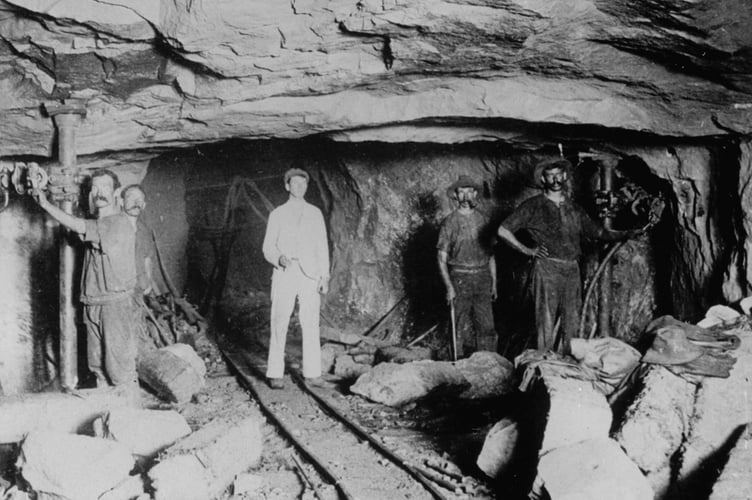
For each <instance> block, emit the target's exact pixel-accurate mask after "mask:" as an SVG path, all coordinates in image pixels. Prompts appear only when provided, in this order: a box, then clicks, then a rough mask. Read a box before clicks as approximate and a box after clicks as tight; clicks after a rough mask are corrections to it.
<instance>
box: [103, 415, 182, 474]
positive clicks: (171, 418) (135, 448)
mask: <svg viewBox="0 0 752 500" xmlns="http://www.w3.org/2000/svg"><path fill="white" fill-rule="evenodd" d="M190 433H191V428H190V427H189V426H188V422H186V420H185V418H184V417H183V416H182V415H181V414H180V413H178V412H176V411H172V410H166V411H165V410H140V409H138V410H137V409H121V410H114V411H110V412H109V413H108V414H107V415H105V416H104V417H103V418H102V437H103V438H105V439H111V440H113V441H117V442H119V443H122V444H124V445H125V446H126V447H127V448H128V449H129V450H130V451H131V453H132V454H133V455H136V459H137V461H139V462H140V461H143V460H144V459H148V458H152V457H154V456H156V455H157V453H159V452H160V451H162V450H163V449H164V448H167V447H168V446H170V445H172V444H173V443H175V442H176V441H177V440H178V439H180V438H183V437H185V436H187V435H188V434H190Z"/></svg>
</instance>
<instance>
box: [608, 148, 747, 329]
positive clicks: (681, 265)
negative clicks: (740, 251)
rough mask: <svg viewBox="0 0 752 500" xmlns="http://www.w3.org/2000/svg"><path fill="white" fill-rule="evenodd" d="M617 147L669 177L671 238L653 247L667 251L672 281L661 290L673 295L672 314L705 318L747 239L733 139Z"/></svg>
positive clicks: (666, 278)
mask: <svg viewBox="0 0 752 500" xmlns="http://www.w3.org/2000/svg"><path fill="white" fill-rule="evenodd" d="M618 148H619V149H620V150H621V151H622V152H624V153H626V154H630V155H636V156H638V157H639V158H641V159H642V161H644V162H645V163H646V164H647V165H648V167H649V168H650V170H651V171H652V173H653V174H654V175H655V176H657V177H658V178H660V179H665V180H666V181H668V184H667V186H669V188H670V193H669V194H670V197H669V199H668V201H669V205H668V207H667V212H668V213H667V214H666V217H668V220H669V221H670V224H668V225H664V226H663V229H664V230H666V231H669V232H670V234H671V241H665V240H664V242H663V244H662V245H656V246H654V247H653V251H654V252H656V253H657V254H658V255H662V256H663V258H662V259H661V260H662V262H665V263H666V264H667V267H668V275H667V276H664V277H663V278H662V280H663V282H664V283H667V284H668V287H667V288H664V289H663V292H664V293H666V294H667V295H668V296H669V297H670V306H671V310H672V311H673V314H674V315H675V316H676V317H678V318H682V319H685V320H694V319H701V317H702V314H704V311H705V310H706V309H707V308H708V307H709V306H711V305H713V304H716V303H720V302H723V301H724V296H723V276H724V272H726V269H727V267H728V266H729V265H730V263H731V262H732V259H733V254H734V250H735V249H736V248H737V247H738V245H739V243H738V242H739V241H743V237H740V235H739V233H738V230H737V226H738V221H739V198H738V194H737V193H738V187H737V185H738V163H737V162H738V156H735V155H734V154H733V153H734V151H733V150H735V149H736V147H735V146H734V144H733V143H732V142H729V143H728V144H726V145H723V144H709V145H708V146H700V145H697V146H695V145H683V144H674V145H670V146H659V147H632V146H627V147H618ZM661 235H662V236H665V234H661ZM736 298H738V297H736ZM731 299H732V300H733V299H734V298H733V297H732V298H731Z"/></svg>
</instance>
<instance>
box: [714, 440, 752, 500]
mask: <svg viewBox="0 0 752 500" xmlns="http://www.w3.org/2000/svg"><path fill="white" fill-rule="evenodd" d="M751 468H752V425H747V426H746V427H745V428H744V432H742V435H741V436H740V437H739V439H738V441H737V442H736V445H735V446H734V448H733V449H732V450H731V453H729V458H728V462H726V465H725V466H724V468H723V471H722V472H721V475H720V477H719V478H718V480H717V481H716V483H715V484H714V485H713V491H712V493H711V495H710V498H709V500H748V499H750V498H752V481H750V469H751Z"/></svg>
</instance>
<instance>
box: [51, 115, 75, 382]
mask: <svg viewBox="0 0 752 500" xmlns="http://www.w3.org/2000/svg"><path fill="white" fill-rule="evenodd" d="M53 119H54V120H55V125H56V126H57V131H58V137H57V146H58V161H59V162H60V164H61V167H62V170H63V172H66V171H67V172H68V173H72V171H73V170H74V169H75V167H76V127H77V126H78V122H79V120H80V117H79V115H78V114H73V113H70V114H68V113H61V114H57V115H54V116H53ZM59 206H60V208H61V209H62V210H63V211H64V212H66V213H69V214H72V213H73V200H72V199H71V197H70V196H68V197H64V198H63V199H62V200H61V201H60V202H59ZM58 240H59V242H60V299H59V300H60V383H61V385H62V386H63V387H65V388H70V389H73V388H75V387H76V385H77V384H78V331H77V329H76V309H75V307H74V305H73V267H74V264H75V250H74V248H73V245H72V244H71V241H70V238H69V236H68V230H67V229H65V228H64V227H63V226H60V229H59V233H58Z"/></svg>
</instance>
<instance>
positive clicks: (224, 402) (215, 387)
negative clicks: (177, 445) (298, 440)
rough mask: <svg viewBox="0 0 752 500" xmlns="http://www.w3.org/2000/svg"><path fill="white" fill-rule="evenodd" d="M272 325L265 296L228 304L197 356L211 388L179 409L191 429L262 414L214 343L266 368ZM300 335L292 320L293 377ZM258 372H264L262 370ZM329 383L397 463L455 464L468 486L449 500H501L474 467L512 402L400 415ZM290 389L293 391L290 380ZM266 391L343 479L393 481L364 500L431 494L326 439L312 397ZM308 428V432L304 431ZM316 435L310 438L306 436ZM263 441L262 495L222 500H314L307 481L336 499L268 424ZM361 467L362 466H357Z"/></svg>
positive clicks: (452, 404)
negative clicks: (234, 415) (222, 417)
mask: <svg viewBox="0 0 752 500" xmlns="http://www.w3.org/2000/svg"><path fill="white" fill-rule="evenodd" d="M267 318H268V299H267V297H266V295H265V294H263V293H250V294H243V295H242V296H240V297H235V298H234V300H233V301H226V302H225V308H224V310H223V311H222V312H219V313H217V314H215V321H213V327H212V328H211V329H210V331H209V334H208V337H209V338H207V339H198V341H197V345H196V349H197V351H198V352H199V354H200V355H201V356H202V358H203V359H204V360H205V361H206V364H207V368H208V377H207V379H208V380H207V388H206V390H204V391H202V392H201V393H200V394H198V395H197V396H196V397H195V398H194V401H193V402H191V403H189V404H186V405H184V406H183V407H182V408H180V411H181V413H182V414H183V415H184V416H185V417H186V418H187V419H188V421H189V423H190V424H191V425H192V426H195V427H198V426H200V425H202V423H205V422H207V421H209V420H210V419H211V418H213V417H214V416H216V415H217V414H220V413H222V412H235V411H243V412H246V411H252V412H259V411H260V410H259V408H258V405H257V404H256V403H255V402H254V401H253V399H252V397H251V395H250V393H249V392H248V391H246V390H245V389H244V388H242V387H241V386H240V385H239V383H238V380H237V379H236V378H235V376H234V375H233V374H232V373H230V368H229V367H228V365H227V364H226V363H225V362H224V360H223V357H222V354H221V352H220V350H219V348H218V347H217V345H216V343H215V341H214V340H213V339H215V338H216V337H217V336H218V335H220V336H221V338H220V340H222V342H225V341H227V340H228V339H229V340H231V341H233V342H234V344H235V345H237V346H240V347H239V350H241V351H244V352H245V353H247V354H248V355H249V359H251V358H252V359H255V360H256V361H258V360H259V359H262V360H263V358H264V357H265V355H266V346H265V342H264V340H265V339H266V338H268V321H267ZM299 334H300V332H299V327H298V325H297V322H296V321H295V320H293V322H292V327H291V334H290V336H289V337H288V350H287V365H288V370H289V369H291V368H292V369H295V368H296V367H297V366H299V362H300V336H299ZM260 369H263V366H261V367H260ZM328 379H329V380H331V381H332V384H331V387H329V388H327V389H324V390H323V391H324V393H325V396H326V397H328V398H329V399H330V400H331V401H333V402H334V403H335V404H336V406H337V407H338V408H339V409H340V410H341V411H343V412H344V413H346V414H347V415H348V416H350V417H351V418H353V419H354V420H356V421H357V422H358V423H360V424H361V425H362V426H363V427H365V428H366V429H368V430H369V432H371V434H372V435H373V436H375V437H376V438H377V439H379V440H380V441H381V442H382V443H383V444H384V445H386V446H388V447H389V448H390V449H392V450H394V451H395V452H396V453H397V454H398V455H400V456H402V457H404V458H406V459H408V460H409V461H411V462H413V463H423V462H424V461H425V460H426V459H434V460H439V461H443V462H444V463H446V462H450V463H453V464H456V465H457V466H458V467H459V469H461V472H462V474H463V475H465V476H467V477H466V479H465V480H464V482H465V486H463V490H462V491H461V492H459V491H458V493H459V494H458V495H456V496H455V495H451V494H448V492H446V491H445V493H447V496H448V497H449V498H495V493H494V492H493V490H492V485H490V484H489V483H488V482H486V480H485V479H484V478H483V474H482V473H481V472H480V471H479V470H477V468H476V467H475V457H476V456H477V453H478V452H479V451H480V446H481V445H482V443H483V438H484V436H485V434H486V432H487V430H488V429H489V428H490V426H491V425H492V424H493V423H494V422H496V421H497V420H499V418H501V416H503V415H504V414H505V413H506V412H507V410H508V408H506V404H507V403H508V401H507V402H505V401H484V402H477V403H470V404H468V403H466V402H465V403H463V404H462V409H461V410H459V409H458V403H457V402H456V401H453V400H449V399H443V398H433V399H431V400H427V401H423V402H420V403H417V404H411V405H409V406H407V407H404V408H399V409H395V408H390V407H386V406H383V405H380V404H375V403H371V402H369V401H367V400H365V399H363V398H361V397H359V396H355V395H352V394H349V392H348V390H347V389H348V387H349V385H350V384H349V382H346V381H337V380H336V378H334V377H333V376H328ZM260 380H261V379H259V381H260ZM287 383H288V385H289V384H292V382H291V380H290V378H289V377H287ZM262 387H263V390H264V391H266V393H267V394H271V395H272V397H274V398H276V402H275V403H274V404H273V405H272V406H274V405H276V409H277V410H280V409H282V410H283V411H282V413H283V414H286V415H293V416H294V418H293V419H292V420H290V421H289V422H288V424H289V425H291V426H292V427H293V428H296V429H299V430H298V431H297V432H298V433H299V434H301V436H302V437H304V438H306V437H307V438H309V441H310V440H311V439H312V440H313V441H315V443H316V445H317V449H318V450H320V451H319V452H320V453H322V454H323V455H328V456H329V457H332V458H333V459H334V458H336V459H338V460H340V461H342V460H344V462H345V463H347V467H346V468H343V469H342V470H339V471H337V472H339V473H341V474H342V475H343V476H345V477H350V478H356V479H355V480H356V482H357V481H360V482H361V483H362V484H366V483H368V482H369V481H371V482H373V481H374V480H376V481H378V482H383V480H379V479H377V477H378V474H375V472H376V471H377V469H379V468H380V469H383V470H382V471H380V472H384V471H385V472H387V476H390V475H391V476H393V477H394V479H393V480H391V483H390V484H383V485H381V487H380V488H377V489H374V490H373V491H372V494H370V495H365V496H363V498H374V499H376V498H385V492H392V494H390V495H388V496H390V497H394V498H400V497H402V498H422V497H423V495H424V494H425V491H422V492H420V493H422V495H421V494H418V493H416V492H418V491H420V488H419V487H418V489H417V490H416V489H415V488H416V485H415V483H414V481H413V480H412V479H411V478H410V477H409V476H407V475H404V476H403V475H401V474H403V473H402V470H401V469H399V468H398V467H396V466H395V465H393V464H391V463H390V462H389V461H388V460H382V461H381V463H380V464H379V465H378V467H377V466H374V465H372V464H370V463H367V462H366V461H365V459H359V458H358V456H357V454H355V455H352V456H349V454H348V452H347V449H348V448H349V447H364V446H366V445H365V444H363V443H362V442H360V441H359V440H357V439H354V438H350V437H348V438H347V440H345V441H343V439H340V438H339V437H338V436H340V435H343V433H342V431H339V430H337V431H335V432H334V433H332V432H331V430H330V431H329V433H328V434H327V429H326V428H320V429H318V430H317V429H316V427H317V426H318V427H322V426H323V427H327V426H330V424H329V423H326V421H325V419H324V418H323V417H322V415H321V411H320V410H319V409H318V407H316V405H315V404H312V401H310V397H300V396H299V395H298V396H294V397H292V398H291V397H287V399H285V396H284V395H280V394H279V392H280V391H269V390H268V389H267V388H266V386H265V385H262ZM282 392H286V391H282ZM285 418H288V417H285ZM306 421H307V422H308V424H307V427H306V425H305V424H303V423H301V422H306ZM301 426H302V427H301ZM300 429H302V430H300ZM311 433H313V434H312V436H307V434H311ZM317 433H318V434H317ZM264 435H265V442H264V451H263V456H262V460H261V463H260V464H259V466H258V467H257V468H254V469H252V470H251V471H249V473H250V474H252V475H254V476H255V481H256V484H257V485H258V487H257V488H256V489H254V490H253V491H250V492H247V493H244V494H241V495H234V494H233V489H232V487H231V488H228V490H227V492H226V493H225V495H224V496H223V497H222V499H223V500H227V499H240V498H243V499H259V500H261V499H292V498H315V496H314V494H313V491H312V489H311V488H310V487H309V486H307V485H306V483H307V482H308V481H310V483H311V484H313V485H316V486H317V487H318V488H319V494H323V495H324V496H327V497H328V496H330V495H331V498H336V496H335V492H334V490H333V488H331V487H330V486H327V485H326V484H324V482H323V480H322V478H321V477H320V476H319V475H318V473H317V472H316V470H315V469H314V468H313V467H312V466H311V465H310V464H309V463H308V462H307V461H306V460H305V458H303V457H301V455H299V454H298V453H297V451H296V450H295V449H294V448H293V447H292V445H291V443H290V442H289V441H288V440H287V439H285V438H284V437H283V436H282V435H281V434H280V432H278V430H277V428H276V426H274V425H271V424H270V423H268V422H267V423H266V425H265V428H264ZM293 455H295V457H296V458H299V459H300V460H299V463H301V464H302V469H301V467H299V466H298V465H296V463H295V460H294V459H293ZM358 460H361V461H363V462H364V463H362V464H358V463H357V461H358ZM334 467H335V468H336V467H337V465H335V466H334ZM369 467H371V469H370V470H369ZM397 472H399V473H397ZM348 474H349V476H348ZM304 476H306V477H304ZM358 476H359V477H361V479H360V480H358V479H357V477H358ZM372 476H373V477H372ZM306 478H307V480H306ZM363 491H366V490H363ZM411 491H412V493H411ZM395 495H396V496H395Z"/></svg>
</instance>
